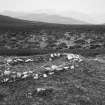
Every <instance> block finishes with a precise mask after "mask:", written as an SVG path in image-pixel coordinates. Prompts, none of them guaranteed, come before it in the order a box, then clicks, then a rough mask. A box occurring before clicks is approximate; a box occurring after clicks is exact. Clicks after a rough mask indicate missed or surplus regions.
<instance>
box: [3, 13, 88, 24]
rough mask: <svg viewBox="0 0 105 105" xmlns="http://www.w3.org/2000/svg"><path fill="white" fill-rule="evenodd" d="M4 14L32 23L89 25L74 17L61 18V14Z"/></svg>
mask: <svg viewBox="0 0 105 105" xmlns="http://www.w3.org/2000/svg"><path fill="white" fill-rule="evenodd" d="M2 14H4V15H7V16H12V17H15V18H19V19H25V20H30V21H41V22H48V23H57V24H88V22H86V21H87V20H86V21H82V20H79V19H77V18H76V19H75V18H74V17H72V15H71V17H66V16H60V15H59V14H49V13H44V12H40V11H39V12H33V13H24V12H23V13H22V12H12V11H4V12H3V13H2Z"/></svg>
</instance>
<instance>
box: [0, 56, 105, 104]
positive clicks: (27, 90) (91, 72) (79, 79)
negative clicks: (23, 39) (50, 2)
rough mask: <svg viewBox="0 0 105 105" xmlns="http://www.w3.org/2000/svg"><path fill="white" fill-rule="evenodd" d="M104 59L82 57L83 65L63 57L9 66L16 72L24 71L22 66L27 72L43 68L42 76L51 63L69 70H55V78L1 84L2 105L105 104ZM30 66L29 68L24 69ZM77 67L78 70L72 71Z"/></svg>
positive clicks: (99, 57)
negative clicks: (45, 66)
mask: <svg viewBox="0 0 105 105" xmlns="http://www.w3.org/2000/svg"><path fill="white" fill-rule="evenodd" d="M43 57H44V58H46V59H47V58H48V57H49V58H50V56H48V55H47V57H46V56H44V55H43ZM26 58H28V57H26ZM31 58H34V57H31ZM96 58H97V59H96ZM103 58H104V55H102V56H98V57H95V58H91V57H90V58H85V57H82V58H81V59H82V60H81V61H80V62H79V61H78V60H77V61H74V59H72V60H71V59H70V60H68V59H66V58H65V56H61V57H58V58H53V59H52V60H51V59H50V61H49V60H48V59H47V60H48V61H47V60H44V61H43V62H39V63H36V62H28V63H19V64H16V65H12V66H11V65H10V66H8V67H10V68H11V69H10V70H12V71H13V70H14V71H20V70H19V67H20V66H21V67H22V68H23V71H25V70H29V69H31V70H35V71H37V69H34V68H35V67H36V65H39V66H38V68H39V69H38V71H39V72H40V73H39V74H40V75H41V73H42V74H43V73H45V72H46V71H48V70H45V69H44V68H43V69H40V67H42V66H43V65H45V64H47V66H49V67H51V64H53V65H57V66H58V65H64V64H65V65H66V67H67V66H69V68H68V69H66V70H65V69H64V68H63V69H62V70H52V71H51V72H52V75H48V76H47V77H43V76H40V77H39V78H37V79H35V78H33V77H32V76H28V77H26V78H20V79H17V80H16V81H12V82H9V81H6V82H1V83H0V105H105V62H104V59H103ZM35 59H36V58H35ZM2 61H3V59H2ZM3 65H4V64H3ZM26 65H27V69H26V68H25V69H24V67H26ZM30 65H31V66H30ZM32 65H33V66H32ZM73 65H74V68H72V67H73ZM5 66H6V65H5ZM1 67H2V68H3V67H4V66H1ZM8 67H6V68H4V69H2V68H1V70H2V71H3V70H5V69H8ZM21 67H20V68H21ZM62 67H64V66H62ZM21 70H22V69H21ZM37 73H38V72H37ZM0 77H2V73H1V76H0Z"/></svg>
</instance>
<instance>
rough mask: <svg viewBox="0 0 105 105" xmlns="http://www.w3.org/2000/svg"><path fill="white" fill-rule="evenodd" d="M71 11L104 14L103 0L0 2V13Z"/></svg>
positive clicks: (8, 0) (104, 3)
mask: <svg viewBox="0 0 105 105" xmlns="http://www.w3.org/2000/svg"><path fill="white" fill-rule="evenodd" d="M39 9H53V10H57V11H62V10H72V11H77V12H82V13H85V14H93V13H94V14H96V13H105V0H0V11H3V10H12V11H26V12H30V11H34V10H39Z"/></svg>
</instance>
